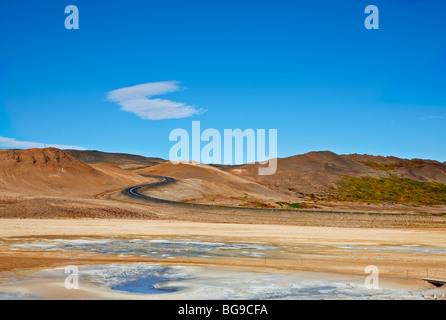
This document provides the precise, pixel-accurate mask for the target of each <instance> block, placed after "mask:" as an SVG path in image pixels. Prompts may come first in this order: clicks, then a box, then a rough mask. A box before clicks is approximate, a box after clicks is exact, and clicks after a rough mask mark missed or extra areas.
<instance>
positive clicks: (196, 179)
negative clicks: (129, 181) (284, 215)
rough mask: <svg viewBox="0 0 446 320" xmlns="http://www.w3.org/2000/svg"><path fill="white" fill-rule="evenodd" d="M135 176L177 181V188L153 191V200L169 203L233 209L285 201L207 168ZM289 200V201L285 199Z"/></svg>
mask: <svg viewBox="0 0 446 320" xmlns="http://www.w3.org/2000/svg"><path fill="white" fill-rule="evenodd" d="M135 173H140V174H151V175H161V176H169V177H173V178H176V179H178V180H179V181H178V182H177V183H176V184H173V185H168V186H166V187H162V188H157V189H153V190H150V194H151V195H152V196H154V197H160V198H163V199H170V200H183V201H185V200H188V201H190V200H200V199H204V200H205V202H207V203H212V202H216V203H217V202H218V203H220V204H226V205H229V204H231V205H233V204H239V203H240V202H247V204H249V202H251V203H254V204H256V205H261V204H260V202H262V201H266V200H273V199H279V200H283V199H284V197H283V195H282V194H280V193H278V192H275V191H273V190H271V189H269V188H267V187H265V186H262V185H260V184H258V183H256V182H253V181H250V180H247V179H244V178H241V177H237V176H236V175H233V174H231V173H229V172H225V171H223V170H220V169H217V168H215V167H214V166H209V165H205V164H199V163H193V164H185V163H180V164H176V165H174V164H172V163H171V162H165V163H162V164H159V165H157V166H154V167H151V168H146V169H141V170H136V171H135ZM286 198H287V199H288V198H289V197H286Z"/></svg>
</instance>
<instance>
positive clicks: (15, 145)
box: [0, 137, 87, 150]
mask: <svg viewBox="0 0 446 320" xmlns="http://www.w3.org/2000/svg"><path fill="white" fill-rule="evenodd" d="M45 146H46V147H47V148H50V147H51V148H57V149H75V150H87V149H86V148H83V147H78V146H66V145H60V144H44V143H39V142H29V141H17V140H16V139H14V138H6V137H0V147H1V148H11V149H32V148H44V147H45Z"/></svg>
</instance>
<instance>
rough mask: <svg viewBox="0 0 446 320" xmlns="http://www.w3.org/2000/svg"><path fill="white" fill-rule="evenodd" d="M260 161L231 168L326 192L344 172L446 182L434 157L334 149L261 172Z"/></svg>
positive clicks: (445, 171) (302, 190)
mask: <svg viewBox="0 0 446 320" xmlns="http://www.w3.org/2000/svg"><path fill="white" fill-rule="evenodd" d="M258 167H259V164H246V165H243V166H240V167H237V168H234V169H229V170H228V172H230V173H233V174H235V175H238V176H239V177H243V178H245V179H248V180H251V181H255V182H257V183H260V184H262V185H265V186H267V187H268V188H271V189H274V190H276V191H278V192H288V193H297V194H301V195H311V194H314V195H325V194H326V193H327V192H330V191H331V190H333V189H335V188H336V187H337V185H338V183H339V181H340V178H341V177H342V176H352V177H363V176H371V177H375V178H379V177H390V176H392V175H393V176H397V177H401V178H410V179H414V180H418V181H436V182H441V183H446V165H445V164H443V163H440V162H437V161H432V160H419V159H413V160H407V159H400V158H396V157H381V156H371V155H358V154H353V155H337V154H335V153H333V152H330V151H321V152H309V153H306V154H302V155H296V156H292V157H288V158H279V159H278V164H277V172H276V173H275V174H274V175H270V176H260V175H258V174H257V173H258Z"/></svg>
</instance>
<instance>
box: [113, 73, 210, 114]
mask: <svg viewBox="0 0 446 320" xmlns="http://www.w3.org/2000/svg"><path fill="white" fill-rule="evenodd" d="M181 89H183V88H182V87H180V86H179V82H178V81H160V82H150V83H144V84H140V85H137V86H133V87H126V88H121V89H116V90H113V91H110V92H109V93H108V94H107V99H108V100H110V101H113V102H115V103H117V104H119V105H120V106H121V110H123V111H128V112H132V113H134V114H136V115H137V116H138V117H140V118H142V119H148V120H163V119H179V118H186V117H190V116H192V115H195V114H200V113H203V112H204V110H202V109H196V108H195V107H194V106H188V105H186V104H184V103H181V102H174V101H170V100H164V99H149V98H151V97H153V96H156V95H161V94H167V93H170V92H175V91H179V90H181Z"/></svg>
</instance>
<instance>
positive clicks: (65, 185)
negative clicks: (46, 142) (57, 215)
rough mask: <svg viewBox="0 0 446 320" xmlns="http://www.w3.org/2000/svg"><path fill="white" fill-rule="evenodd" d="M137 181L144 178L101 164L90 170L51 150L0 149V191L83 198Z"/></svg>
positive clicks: (77, 160) (61, 152)
mask: <svg viewBox="0 0 446 320" xmlns="http://www.w3.org/2000/svg"><path fill="white" fill-rule="evenodd" d="M108 166H109V165H108ZM141 181H144V178H142V177H140V176H139V175H137V174H134V173H131V172H127V171H125V170H122V169H120V168H118V167H114V168H110V167H106V166H104V165H97V166H96V168H94V167H92V166H90V165H88V164H86V163H85V162H83V161H81V160H79V159H77V158H76V157H74V156H72V155H71V154H69V153H67V152H65V151H62V150H59V149H55V148H46V149H28V150H0V190H4V191H13V192H20V193H23V194H44V195H47V196H51V195H67V196H73V195H74V196H83V195H92V194H95V193H99V192H103V191H106V190H111V189H116V188H124V187H126V186H128V185H133V184H138V183H139V182H141Z"/></svg>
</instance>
